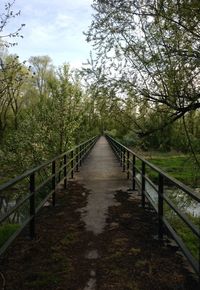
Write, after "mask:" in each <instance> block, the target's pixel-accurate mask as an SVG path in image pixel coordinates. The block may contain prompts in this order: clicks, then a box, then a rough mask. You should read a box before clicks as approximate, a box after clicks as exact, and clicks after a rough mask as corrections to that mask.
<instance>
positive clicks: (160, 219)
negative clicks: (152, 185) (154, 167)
mask: <svg viewBox="0 0 200 290" xmlns="http://www.w3.org/2000/svg"><path fill="white" fill-rule="evenodd" d="M163 188H164V182H163V176H162V174H160V173H159V184H158V237H159V239H160V240H162V239H163Z"/></svg>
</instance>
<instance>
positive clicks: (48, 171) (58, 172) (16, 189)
mask: <svg viewBox="0 0 200 290" xmlns="http://www.w3.org/2000/svg"><path fill="white" fill-rule="evenodd" d="M97 139H98V137H97V136H95V137H93V138H91V139H89V140H87V141H86V142H83V143H81V144H79V145H78V146H76V147H74V148H72V149H71V150H69V151H67V152H64V153H62V154H60V155H59V156H56V157H55V158H53V159H52V160H50V161H47V162H45V163H43V164H41V165H40V166H37V167H35V168H33V169H31V170H28V171H26V172H25V173H23V174H22V175H21V176H18V177H16V178H14V179H12V180H10V181H8V182H6V183H4V184H2V185H1V186H0V198H1V205H2V204H3V202H4V203H6V206H4V209H3V206H1V212H0V213H1V216H0V255H1V254H2V253H4V252H5V250H6V249H7V248H8V246H9V245H10V244H11V243H12V242H13V241H14V239H15V238H16V237H17V236H18V235H19V234H20V232H21V231H22V230H23V229H24V228H25V227H26V226H27V225H29V230H30V237H31V238H34V236H35V224H36V223H35V217H36V214H37V213H38V211H39V210H40V208H41V207H42V206H43V205H44V204H45V203H46V202H47V201H49V200H50V199H51V202H52V205H53V206H55V204H56V189H57V187H58V184H59V183H61V182H63V184H64V188H65V189H66V188H67V179H68V178H69V177H70V178H73V176H74V172H76V171H78V170H79V167H80V166H81V164H82V161H83V160H84V158H85V157H86V156H87V154H88V153H89V152H90V151H91V149H92V148H93V146H94V145H95V143H96V141H97ZM2 200H3V201H2Z"/></svg>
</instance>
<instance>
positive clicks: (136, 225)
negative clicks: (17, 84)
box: [0, 136, 200, 290]
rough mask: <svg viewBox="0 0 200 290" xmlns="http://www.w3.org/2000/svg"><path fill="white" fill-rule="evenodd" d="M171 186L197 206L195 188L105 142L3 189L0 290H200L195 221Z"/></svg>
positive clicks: (94, 141) (199, 238)
mask: <svg viewBox="0 0 200 290" xmlns="http://www.w3.org/2000/svg"><path fill="white" fill-rule="evenodd" d="M169 186H171V188H172V189H173V191H177V192H178V194H179V196H184V200H187V202H188V203H189V205H191V204H192V205H193V206H195V208H197V207H200V198H199V196H198V195H197V194H196V193H194V192H193V191H192V189H190V188H188V187H187V186H185V185H184V184H182V183H181V182H179V181H177V180H175V179H174V178H172V177H170V176H168V175H167V174H166V173H164V172H163V171H161V170H160V169H159V168H157V167H156V166H154V165H152V164H151V163H149V162H148V161H146V160H144V159H143V158H142V157H140V156H138V155H137V154H135V153H134V152H132V151H131V150H130V149H128V148H126V147H125V146H123V145H122V144H120V143H119V142H117V141H116V140H114V139H113V138H112V137H110V136H106V137H104V136H101V137H93V138H91V139H90V140H87V141H86V142H84V143H82V144H80V145H78V146H76V147H75V148H73V149H71V150H70V151H67V152H65V153H63V154H61V155H59V156H57V157H56V158H54V159H53V160H50V161H48V162H45V163H44V164H42V165H40V166H38V167H36V168H34V169H31V170H29V171H27V172H25V173H24V174H23V175H21V176H19V177H17V178H15V179H13V180H10V181H9V182H7V183H6V184H3V185H1V186H0V193H1V198H2V199H3V198H4V199H5V200H6V202H7V207H6V209H5V208H4V209H2V212H1V218H0V222H1V225H0V235H1V236H0V238H1V239H0V242H1V248H0V254H1V266H0V274H1V277H0V279H1V282H0V287H2V288H1V289H8V290H9V289H12V290H14V289H18V290H23V289H27V290H31V289H42V290H45V289H48V290H49V289H55V290H56V289H60V290H65V289H71V290H73V289H74V290H78V289H84V290H87V289H88V290H89V289H102V290H104V289H120V290H123V289H124V290H126V289H139V290H143V289H152V290H154V289H163V290H164V289H165V290H166V289H198V279H199V260H200V258H199V251H200V230H199V216H198V217H191V215H190V214H189V213H188V212H187V211H186V210H185V207H183V204H182V203H181V205H180V204H179V202H178V201H177V198H176V197H174V195H173V194H169ZM170 192H172V191H170ZM58 218H59V220H58ZM47 221H48V223H47ZM56 221H57V222H59V223H58V224H56ZM62 229H63V230H62ZM64 229H65V230H64ZM74 229H76V231H75V230H74ZM72 230H73V231H72ZM65 231H66V232H65ZM28 233H29V235H30V238H31V239H30V240H27V234H28ZM44 233H45V235H44ZM48 235H49V237H48ZM63 235H65V237H63ZM38 236H39V237H40V238H39V239H38V238H37V237H38ZM51 236H52V239H51ZM45 237H46V238H45ZM47 237H48V243H47V240H46V241H45V239H47ZM53 237H54V238H53ZM55 237H57V238H55ZM188 237H189V238H188ZM46 244H48V248H45V247H46V246H45V245H46ZM59 245H62V247H61V248H62V249H61V248H60V247H59ZM55 247H57V248H56V249H57V250H58V251H62V252H61V253H60V252H59V253H58V252H56V254H55V252H54V251H55ZM49 249H51V251H50V250H49ZM42 250H43V252H41V251H42ZM22 253H23V254H22ZM45 253H46V257H45ZM37 255H41V259H44V263H42V261H41V265H40V263H38V259H39V260H40V258H39V257H38V259H37V257H36V256H37ZM65 255H66V260H65V264H66V263H67V262H66V261H68V264H67V265H68V266H65V267H64V266H63V268H62V271H61V270H60V271H57V269H58V265H59V266H60V265H61V264H62V265H63V263H64V262H63V257H64V256H65ZM61 256H62V257H61ZM42 257H43V258H42ZM47 257H48V259H47V261H46V260H45V258H47ZM52 259H54V260H52ZM67 259H68V260H67ZM69 259H70V262H69ZM16 261H17V263H19V265H20V266H18V264H17V265H16V264H15V263H16ZM45 261H46V263H45ZM48 261H51V262H48ZM52 261H54V262H52ZM43 264H44V265H43ZM13 265H15V267H14V266H13ZM22 265H24V266H22ZM42 265H43V266H42ZM56 265H57V266H56ZM47 266H48V271H47V270H44V268H45V267H46V268H45V269H47ZM54 266H55V267H56V270H55V267H54ZM52 267H54V268H52ZM27 268H28V269H29V274H27V273H26V271H27ZM36 269H37V271H36ZM51 271H52V276H53V278H52V277H51V278H49V273H50V272H51ZM22 272H24V274H22ZM30 272H31V273H32V276H31V275H30ZM47 272H48V275H47ZM34 273H35V274H34ZM41 273H43V276H45V277H47V278H46V279H44V277H42V279H41V275H42V274H41ZM44 273H46V274H44ZM30 277H31V278H30Z"/></svg>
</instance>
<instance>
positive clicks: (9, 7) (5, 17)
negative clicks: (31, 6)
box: [0, 0, 25, 47]
mask: <svg viewBox="0 0 200 290" xmlns="http://www.w3.org/2000/svg"><path fill="white" fill-rule="evenodd" d="M14 3H15V0H13V1H12V2H7V3H5V5H4V12H1V13H0V19H1V21H0V41H1V43H3V45H4V46H5V47H9V46H15V45H17V42H16V41H14V42H13V41H11V39H12V38H15V39H16V38H19V37H20V38H23V35H22V34H21V31H22V28H23V27H24V26H25V24H21V25H20V27H18V28H17V29H16V30H14V31H11V32H9V33H4V30H5V27H6V25H7V23H8V22H9V21H10V20H11V19H13V18H15V17H18V16H19V15H20V14H21V11H20V10H19V11H17V12H15V11H14V10H13V6H14ZM8 38H9V39H10V41H7V39H8Z"/></svg>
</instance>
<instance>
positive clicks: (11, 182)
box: [0, 136, 96, 192]
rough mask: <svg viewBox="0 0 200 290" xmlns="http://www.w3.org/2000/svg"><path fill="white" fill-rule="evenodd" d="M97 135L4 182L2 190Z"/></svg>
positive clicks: (1, 186)
mask: <svg viewBox="0 0 200 290" xmlns="http://www.w3.org/2000/svg"><path fill="white" fill-rule="evenodd" d="M95 138H96V136H94V137H92V138H90V139H89V140H87V141H85V142H82V143H81V144H79V145H77V146H75V147H73V148H72V149H69V150H67V151H66V152H64V153H61V154H60V155H57V156H56V157H54V158H53V159H51V160H48V161H45V162H43V163H42V164H40V165H38V166H36V167H33V168H32V169H29V170H26V171H25V172H24V173H22V174H21V175H18V176H16V177H14V178H13V179H11V180H9V181H7V182H5V183H3V184H1V185H0V192H1V191H3V190H5V189H8V188H9V187H11V186H13V185H15V184H16V183H18V182H19V181H21V180H22V179H24V178H26V177H28V176H30V175H31V174H33V173H35V172H36V171H39V170H40V169H42V168H44V167H46V166H48V165H49V164H51V163H52V162H54V161H56V160H58V159H60V158H62V157H63V156H64V155H65V154H69V153H70V152H71V151H72V150H76V149H77V148H78V147H80V146H82V145H84V144H87V143H88V142H90V141H92V140H93V139H95Z"/></svg>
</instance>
